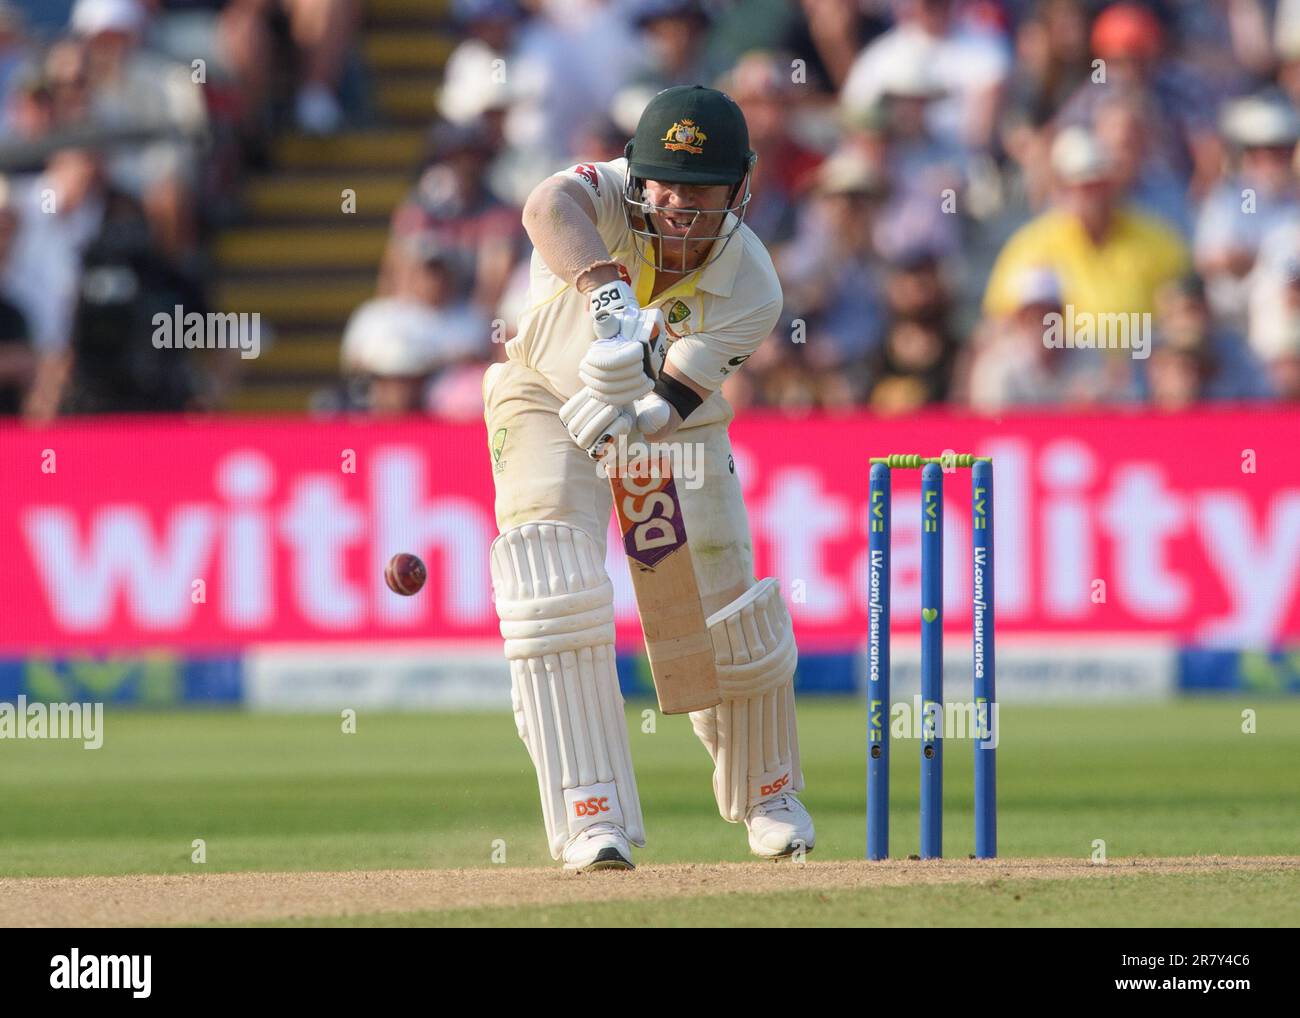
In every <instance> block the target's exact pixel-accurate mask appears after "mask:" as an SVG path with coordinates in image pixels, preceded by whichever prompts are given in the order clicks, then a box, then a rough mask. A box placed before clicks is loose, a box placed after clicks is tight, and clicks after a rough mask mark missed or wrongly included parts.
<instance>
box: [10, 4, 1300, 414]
mask: <svg viewBox="0 0 1300 1018" xmlns="http://www.w3.org/2000/svg"><path fill="white" fill-rule="evenodd" d="M60 8H64V9H63V10H60ZM449 11H450V16H451V17H452V18H453V19H454V21H455V32H456V37H457V39H458V40H459V41H458V43H457V45H456V46H455V48H454V50H453V52H452V53H451V55H450V58H449V59H448V61H447V63H446V67H445V71H444V76H443V81H442V86H441V89H440V91H439V95H438V102H437V110H438V116H437V119H436V122H435V123H432V124H430V125H429V134H428V146H427V156H426V157H425V158H424V159H423V160H422V161H421V164H420V165H419V166H418V167H415V168H413V170H414V172H413V174H412V186H411V188H410V191H409V194H408V195H407V197H406V198H405V200H404V201H402V202H401V204H400V207H399V208H398V209H397V210H396V212H395V213H394V215H393V217H392V222H391V227H390V235H389V239H388V243H387V249H386V251H385V253H384V256H383V262H382V265H381V266H379V268H378V272H377V278H376V283H375V296H374V298H373V299H372V300H369V301H367V302H365V303H364V304H363V305H362V306H361V307H359V308H357V309H356V311H355V313H354V314H353V316H352V318H351V320H350V321H349V323H348V325H347V327H346V329H345V330H344V334H343V336H342V337H341V363H342V371H343V376H344V383H343V384H341V386H340V392H339V394H336V396H335V398H333V399H325V400H322V406H325V405H327V404H328V405H332V406H335V407H337V406H340V405H344V406H356V407H369V408H370V409H372V410H375V411H378V412H405V411H410V410H413V409H423V410H427V411H428V412H430V413H434V414H437V415H441V416H446V417H452V418H463V419H473V418H475V417H477V416H478V415H479V414H480V413H481V402H480V394H479V379H480V378H481V375H482V372H483V370H484V368H485V366H486V364H487V363H489V362H490V361H492V360H493V359H496V358H499V357H501V356H502V355H503V354H502V350H503V343H504V342H505V340H507V339H509V338H510V336H511V335H512V334H513V329H514V327H515V323H516V321H517V319H518V316H519V314H520V312H521V310H522V309H523V308H524V306H525V301H526V299H527V292H526V288H527V275H528V274H527V265H528V257H529V254H530V251H529V246H528V243H527V238H526V236H525V235H524V234H523V231H522V229H521V226H520V209H521V207H522V204H523V201H524V199H525V197H526V196H527V194H528V191H529V190H530V188H531V187H532V186H533V185H534V184H535V183H536V182H537V181H538V180H539V179H540V178H541V177H542V176H543V175H545V174H546V173H549V172H552V171H555V170H558V169H561V168H563V167H565V166H567V165H570V164H573V163H575V162H585V161H594V160H607V159H614V158H617V157H619V156H621V155H622V152H623V147H624V144H625V142H626V140H627V139H628V138H629V137H630V136H631V134H632V131H633V128H634V126H635V124H636V120H637V118H638V116H639V114H640V112H641V110H642V109H643V108H644V106H645V104H646V102H647V101H648V100H649V98H650V97H651V96H653V95H654V93H655V92H656V91H658V90H659V89H661V88H664V87H667V86H670V85H676V84H692V83H697V82H698V83H708V84H713V85H715V86H716V87H719V88H722V89H724V90H725V91H727V92H728V93H730V94H731V95H732V96H733V97H734V98H735V99H736V100H737V102H738V103H739V104H740V105H741V107H742V108H743V110H744V112H745V114H746V117H747V120H748V123H749V129H750V139H751V145H752V147H753V148H754V149H755V151H756V152H757V153H758V164H757V170H756V174H755V180H754V195H753V199H752V201H751V202H750V205H749V207H748V209H747V211H746V215H745V222H746V223H747V224H748V225H749V226H750V227H751V228H752V229H753V230H755V231H756V233H757V234H758V235H759V236H760V237H761V238H762V239H763V241H764V242H765V243H766V245H767V247H768V250H769V251H770V252H771V253H772V256H773V259H774V261H775V263H776V266H777V269H778V272H779V273H780V276H781V279H782V282H783V285H784V290H785V310H784V314H783V318H782V321H781V322H780V323H779V325H778V327H777V328H776V330H775V331H774V334H773V336H772V337H771V338H770V339H769V341H768V342H767V343H766V344H764V346H763V348H762V349H761V350H760V352H759V353H758V354H756V355H755V356H754V357H752V358H751V359H750V361H749V363H748V364H747V365H746V369H745V371H743V372H740V373H739V374H738V375H736V376H734V377H733V378H732V379H731V380H729V382H728V385H727V388H726V395H727V397H728V398H729V399H730V400H731V401H732V403H733V404H734V405H736V406H737V407H738V408H744V407H751V406H754V407H776V408H781V409H783V410H784V411H786V412H789V413H800V412H806V411H809V410H812V409H816V408H824V409H841V408H849V407H857V406H864V407H870V408H872V409H874V410H876V411H878V412H881V413H905V412H909V411H912V410H915V409H918V408H921V407H925V406H930V405H936V404H948V405H957V406H967V407H972V408H975V409H977V410H980V411H983V412H990V413H994V412H1000V411H1002V410H1006V409H1012V408H1016V407H1031V406H1039V407H1042V406H1081V405H1095V404H1102V403H1105V404H1111V403H1119V404H1147V405H1152V406H1156V407H1160V408H1168V409H1178V408H1180V407H1185V406H1188V405H1191V404H1196V403H1203V402H1206V401H1216V400H1217V401H1254V400H1271V401H1280V400H1290V401H1294V400H1300V159H1298V158H1297V142H1298V141H1300V113H1298V112H1297V104H1300V0H1145V2H1091V0H451V2H450V4H449ZM363 13H364V3H363V2H362V0H75V2H71V0H69V2H66V3H65V2H63V0H39V2H37V0H0V111H2V112H0V125H2V126H0V140H2V141H3V145H0V148H3V151H4V152H5V154H6V159H5V162H4V164H3V169H4V173H5V177H3V178H0V412H16V411H18V410H19V409H23V408H25V409H26V411H27V412H28V413H29V414H31V415H33V416H38V417H39V416H42V415H48V414H50V413H53V412H62V411H66V410H78V409H95V408H96V407H97V406H98V405H101V404H102V402H103V399H102V398H101V397H100V396H98V395H97V394H98V393H100V392H101V390H102V389H103V388H104V386H105V384H106V383H105V382H104V381H103V378H104V376H105V374H106V373H109V374H111V373H113V372H116V373H117V375H119V376H121V377H122V378H124V379H127V380H135V381H138V385H137V388H138V390H139V391H138V394H137V398H136V403H138V404H139V405H138V407H137V406H135V405H133V404H131V403H129V401H128V403H127V405H125V406H119V407H118V408H125V409H133V408H139V409H146V408H152V409H169V408H174V407H178V406H183V407H202V406H215V405H219V404H220V398H221V393H222V384H221V378H220V369H219V368H215V367H212V366H210V365H198V364H197V363H196V364H195V365H191V364H190V363H189V362H188V361H181V360H178V359H175V358H174V357H171V354H170V352H168V354H167V355H166V356H163V355H159V354H158V353H157V352H155V351H152V350H149V351H135V352H134V353H132V354H130V355H123V354H121V353H120V352H117V353H114V352H113V344H112V343H111V342H110V341H109V339H108V338H107V337H108V334H109V333H111V331H112V330H113V329H114V328H116V325H115V323H116V322H119V321H121V320H123V316H129V315H132V314H139V313H140V311H141V309H142V308H144V307H152V306H154V305H155V304H156V305H159V306H166V304H167V302H171V303H181V302H182V300H183V301H184V303H186V304H187V305H199V306H201V305H202V303H203V301H204V300H205V293H204V290H205V286H204V281H205V279H207V278H209V274H210V273H209V266H208V265H207V263H206V261H205V255H204V251H205V239H206V237H207V236H209V235H210V233H211V231H212V230H213V229H215V228H217V227H218V226H219V225H220V222H221V216H222V215H223V210H225V208H226V203H228V202H229V201H230V200H231V196H232V195H234V194H236V193H237V189H236V188H235V187H234V186H233V183H232V182H234V181H237V179H238V176H239V174H240V172H241V170H242V168H244V167H247V166H250V165H261V164H262V163H263V162H264V160H265V159H266V158H267V157H266V140H267V138H268V137H270V136H272V135H273V134H274V133H275V132H277V131H281V130H284V129H296V130H300V131H305V132H310V133H316V134H327V133H330V132H332V131H336V130H339V129H340V127H341V126H343V124H344V123H345V122H346V120H347V107H348V93H349V87H350V86H349V81H350V79H352V78H354V77H355V76H357V75H362V76H364V67H363V66H361V65H360V63H359V59H358V56H357V49H358V47H357V45H356V37H357V32H358V26H359V23H360V19H361V17H362V15H363ZM196 49H198V50H201V51H202V52H205V53H208V54H209V55H210V56H209V59H208V61H207V64H206V66H207V67H208V68H209V69H210V74H209V76H208V77H207V79H206V80H204V81H201V82H196V80H195V76H194V74H193V67H192V61H191V60H190V59H188V57H187V59H186V60H185V61H183V62H182V61H180V60H178V56H179V55H180V54H193V53H194V52H195V51H196ZM272 69H274V71H273V70H272ZM105 131H109V132H112V135H113V137H114V138H117V139H119V143H118V144H116V145H109V146H105V145H103V144H102V143H101V141H102V132H105ZM96 132H100V133H98V134H97V133H96ZM122 138H125V139H127V141H126V143H121V142H120V139H122ZM24 159H25V160H26V165H23V160H24ZM50 194H55V195H58V196H59V202H58V205H57V208H55V209H53V211H51V209H50V208H49V207H48V203H49V195H50ZM42 202H44V203H45V204H44V205H43V204H42ZM236 212H237V208H233V209H231V210H230V212H229V214H231V215H233V214H235V213H236ZM128 263H129V265H130V266H131V268H132V272H133V278H134V279H136V280H137V281H142V283H141V285H147V286H148V287H150V288H152V289H151V293H152V294H153V296H154V297H156V300H152V302H150V301H144V302H142V301H141V300H140V299H138V297H136V298H132V297H131V296H130V295H128V294H124V293H123V292H122V290H123V284H122V280H123V278H124V276H123V273H122V272H121V271H120V269H121V266H122V265H123V264H128ZM115 267H116V269H117V270H118V271H114V269H115ZM88 279H89V280H92V281H94V283H95V285H93V286H92V285H87V283H86V281H87V280H88ZM114 315H116V316H117V317H114ZM1053 323H1064V325H1063V326H1061V327H1059V328H1058V327H1056V326H1055V325H1054V324H1053ZM1080 323H1090V325H1089V328H1087V329H1085V331H1082V332H1081V331H1080V329H1081V326H1080ZM1096 323H1101V325H1099V326H1098V328H1099V329H1101V328H1102V327H1103V326H1107V327H1108V328H1109V333H1108V334H1109V336H1110V337H1111V339H1112V340H1113V339H1114V338H1115V337H1116V336H1117V335H1119V334H1120V332H1121V331H1122V332H1123V336H1124V340H1125V341H1124V344H1123V346H1122V347H1120V348H1111V349H1095V348H1084V347H1085V344H1084V340H1082V339H1079V337H1080V336H1083V335H1085V334H1092V332H1091V327H1090V326H1091V324H1096ZM1054 329H1055V331H1053V330H1054ZM1062 329H1063V330H1064V333H1065V334H1066V336H1067V339H1078V342H1077V343H1076V342H1069V341H1067V342H1065V343H1060V342H1053V341H1051V339H1050V338H1049V337H1051V336H1053V335H1054V336H1056V337H1057V339H1059V338H1060V335H1061V332H1062ZM1097 334H1098V335H1100V334H1101V333H1100V332H1098V333H1097ZM1098 345H1104V344H1101V343H1100V341H1098ZM168 358H171V359H168ZM114 384H115V385H118V386H119V387H120V386H121V385H124V384H125V385H127V386H128V388H129V385H130V384H132V383H131V381H128V382H121V381H119V382H117V383H114ZM97 399H98V400H99V402H98V403H97ZM120 402H121V401H120V400H119V403H120Z"/></svg>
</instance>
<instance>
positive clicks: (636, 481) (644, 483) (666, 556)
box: [607, 456, 722, 714]
mask: <svg viewBox="0 0 1300 1018" xmlns="http://www.w3.org/2000/svg"><path fill="white" fill-rule="evenodd" d="M607 469H608V472H609V483H610V486H611V488H612V489H613V492H614V510H615V512H617V513H618V526H619V531H620V532H621V533H622V535H623V550H624V551H625V552H626V553H627V564H628V570H629V572H631V574H632V586H633V588H634V589H635V590H636V603H637V610H638V611H639V612H640V614H641V631H642V632H643V633H644V634H645V649H646V656H647V657H649V659H650V671H651V674H652V675H653V677H654V684H655V693H656V695H657V696H658V698H659V710H660V711H662V712H663V713H664V714H685V713H687V712H689V711H693V710H704V709H705V708H707V707H715V706H717V705H718V704H720V703H721V702H722V691H721V690H720V689H719V687H718V670H717V664H716V662H715V661H714V656H713V641H712V640H711V639H710V638H709V627H708V624H707V623H706V622H705V618H704V606H703V604H702V603H701V602H700V588H699V585H698V583H697V582H696V579H695V567H694V565H692V563H691V551H690V547H689V545H688V544H687V539H686V526H685V524H684V523H683V522H682V506H681V500H680V499H679V498H678V495H677V485H676V484H675V483H674V481H673V476H672V471H671V466H670V463H669V460H668V457H666V456H665V457H663V458H662V459H661V461H660V464H659V470H658V471H651V470H650V468H649V465H648V463H642V464H639V465H637V466H633V467H627V466H623V467H617V466H612V465H611V466H610V467H608V468H607Z"/></svg>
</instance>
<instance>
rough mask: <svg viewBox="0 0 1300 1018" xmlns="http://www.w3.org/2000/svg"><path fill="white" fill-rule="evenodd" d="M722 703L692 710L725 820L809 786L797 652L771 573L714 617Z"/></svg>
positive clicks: (734, 819)
mask: <svg viewBox="0 0 1300 1018" xmlns="http://www.w3.org/2000/svg"><path fill="white" fill-rule="evenodd" d="M708 624H709V635H710V636H711V637H712V638H713V650H714V656H715V658H716V660H717V663H718V680H719V685H720V686H721V688H722V703H720V704H719V705H718V706H716V707H710V708H709V709H708V710H702V711H695V712H694V713H692V714H691V725H692V727H693V728H694V729H695V734H696V735H697V736H698V737H699V739H700V741H701V742H703V743H704V745H705V748H706V749H708V751H709V755H710V756H712V757H713V794H714V797H715V798H716V799H717V801H718V812H719V813H721V814H722V818H723V819H724V820H728V821H730V822H731V823H733V824H734V823H739V822H740V821H741V820H744V819H745V815H746V814H747V813H748V812H749V810H750V809H751V808H752V807H753V806H754V805H756V804H757V803H760V802H763V801H764V800H766V799H771V798H774V797H775V796H777V795H780V794H781V793H782V792H797V791H799V790H800V789H801V788H803V772H802V771H801V770H800V769H799V739H798V734H797V731H796V728H795V711H794V669H795V664H796V662H797V661H798V651H797V649H796V648H795V643H794V627H793V625H792V623H791V621H790V613H789V611H787V610H786V606H785V602H784V601H782V600H781V590H780V586H779V584H778V583H777V581H776V580H775V579H773V578H771V577H769V578H768V579H766V580H762V581H761V582H759V583H756V584H755V585H754V586H753V587H751V588H750V589H749V590H747V591H746V592H745V593H744V594H742V595H741V596H740V597H738V598H737V599H736V600H735V601H733V602H731V604H729V605H727V606H726V607H725V608H722V609H720V610H719V611H717V612H715V613H714V614H713V615H711V616H710V617H709V619H708Z"/></svg>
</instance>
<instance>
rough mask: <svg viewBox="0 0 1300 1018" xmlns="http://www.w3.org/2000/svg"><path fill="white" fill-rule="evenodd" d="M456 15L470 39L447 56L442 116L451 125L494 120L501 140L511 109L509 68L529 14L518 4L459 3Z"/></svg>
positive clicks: (493, 0) (510, 0) (498, 0)
mask: <svg viewBox="0 0 1300 1018" xmlns="http://www.w3.org/2000/svg"><path fill="white" fill-rule="evenodd" d="M452 13H453V14H454V15H455V17H456V21H457V23H458V24H459V25H460V27H461V30H462V31H463V32H464V34H465V38H464V39H462V40H461V42H460V43H459V44H458V45H457V46H456V48H455V49H454V50H452V52H451V56H450V57H448V58H447V66H446V67H445V68H444V70H443V78H442V88H441V90H440V91H439V94H438V112H439V113H440V114H441V115H442V116H443V118H444V119H446V120H447V121H448V122H449V123H452V124H459V125H462V126H463V125H467V124H473V123H477V122H485V121H488V120H490V121H492V129H493V130H494V131H495V132H496V133H497V134H498V136H499V137H500V136H502V134H503V132H504V126H505V125H504V121H505V114H506V111H507V110H508V109H509V107H510V100H511V95H510V84H509V82H510V73H509V69H510V65H511V63H512V62H513V59H514V55H515V49H516V43H517V40H518V34H519V27H520V25H522V24H523V22H524V12H523V10H522V9H521V8H520V6H519V4H518V2H516V0H456V2H455V3H454V4H453V5H452Z"/></svg>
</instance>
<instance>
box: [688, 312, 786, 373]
mask: <svg viewBox="0 0 1300 1018" xmlns="http://www.w3.org/2000/svg"><path fill="white" fill-rule="evenodd" d="M781 304H782V300H781V296H780V293H779V292H778V294H777V295H776V296H775V297H774V298H773V299H771V300H769V301H768V302H767V303H765V304H760V305H758V306H757V307H752V308H750V309H749V310H747V311H745V312H744V313H742V314H738V315H735V316H734V317H732V318H730V319H728V320H724V321H721V322H718V323H716V324H714V323H709V325H708V328H706V329H705V330H704V331H702V332H696V333H692V334H691V335H689V336H683V337H682V338H681V339H679V340H677V341H676V342H674V343H673V345H672V346H670V347H669V348H668V363H669V364H671V365H672V366H673V367H674V368H676V369H677V370H678V371H680V372H681V373H682V374H684V375H685V376H686V377H687V378H689V379H690V380H691V381H693V382H694V383H695V384H696V385H699V386H701V387H702V388H705V389H709V390H715V389H720V388H721V387H722V383H723V382H724V381H725V380H726V379H727V377H728V376H729V375H733V374H735V373H736V371H737V370H739V368H740V366H741V365H742V364H744V363H745V361H747V360H749V358H750V355H751V354H753V353H754V351H755V350H757V349H758V348H759V346H760V345H761V344H762V342H763V340H765V339H766V338H767V337H768V336H769V335H770V334H771V332H772V330H773V329H774V328H775V327H776V323H777V321H778V320H779V319H780V317H781Z"/></svg>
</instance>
